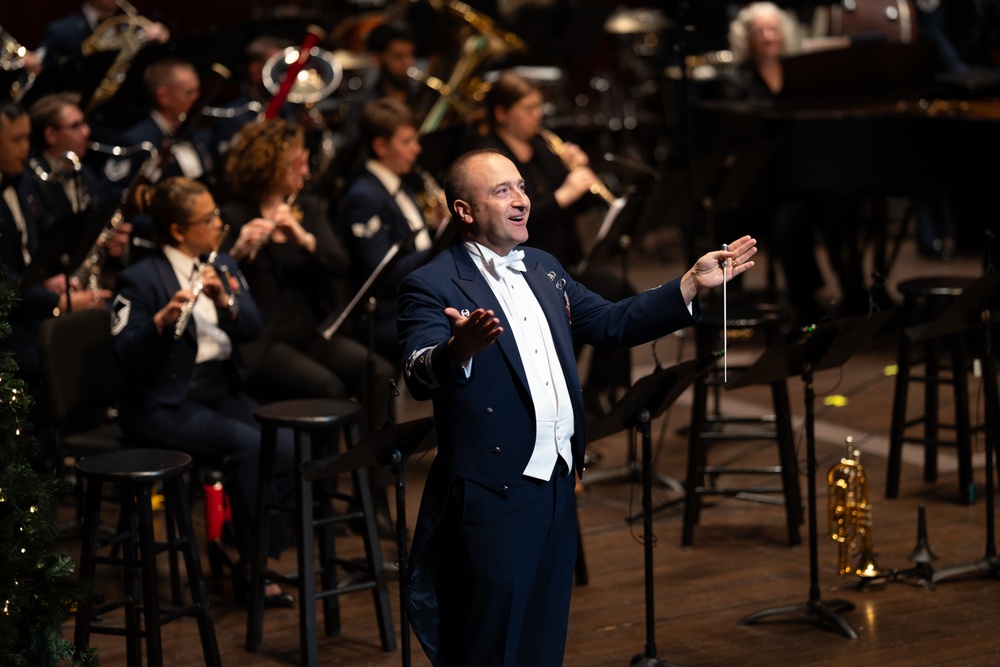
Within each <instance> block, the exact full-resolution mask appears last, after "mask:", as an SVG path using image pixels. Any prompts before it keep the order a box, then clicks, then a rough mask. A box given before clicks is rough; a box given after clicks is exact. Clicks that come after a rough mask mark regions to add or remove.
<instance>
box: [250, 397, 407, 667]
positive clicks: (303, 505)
mask: <svg viewBox="0 0 1000 667" xmlns="http://www.w3.org/2000/svg"><path fill="white" fill-rule="evenodd" d="M361 412H362V406H361V404H360V403H357V402H355V401H341V400H333V399H299V400H291V401H279V402H277V403H270V404H268V405H263V406H261V407H260V408H258V409H257V412H256V414H255V417H256V419H257V421H259V422H260V423H261V425H262V427H263V430H262V434H261V448H260V477H259V483H258V486H257V488H258V497H257V527H256V530H255V534H254V537H255V540H256V548H255V550H254V560H253V564H252V570H251V574H250V608H249V609H248V612H247V637H246V648H247V650H248V651H258V650H259V649H260V643H261V637H262V634H263V625H264V584H265V580H268V581H275V582H278V583H282V584H286V585H290V586H296V587H297V588H298V591H299V596H298V597H299V646H300V651H301V664H302V665H305V666H306V667H314V666H315V665H316V664H317V660H318V658H317V649H316V601H317V600H322V602H323V627H324V630H325V632H326V634H327V635H331V636H334V635H338V634H339V633H340V605H339V602H338V596H340V595H342V594H344V593H354V592H357V591H363V590H371V591H372V597H373V599H374V602H375V611H376V615H377V617H378V627H379V637H380V638H381V641H382V649H383V650H384V651H394V650H396V639H395V634H394V631H393V625H392V609H391V607H390V606H389V593H388V590H387V588H386V579H385V570H384V567H383V561H382V551H381V548H380V547H379V542H378V528H377V525H376V521H375V505H374V501H373V499H372V495H371V486H370V485H369V479H368V472H367V471H366V470H365V469H360V470H355V471H353V473H352V477H353V481H354V494H356V495H350V494H346V493H342V492H338V491H337V490H336V488H335V484H334V480H333V479H325V480H319V481H316V482H312V483H308V482H305V481H304V480H303V479H302V476H301V475H299V474H296V476H295V480H296V499H295V504H294V506H292V507H287V506H279V505H275V504H274V503H272V502H271V485H272V474H273V470H274V462H275V449H276V444H277V432H278V429H279V428H290V429H292V431H293V433H294V436H295V468H296V471H297V470H298V469H299V466H301V465H302V464H303V463H305V462H306V461H311V460H314V458H318V457H319V456H321V455H326V454H332V453H333V450H335V448H336V444H337V438H338V434H337V430H336V429H337V428H338V427H339V428H340V429H341V430H342V431H343V435H344V440H345V442H346V445H347V447H351V446H353V445H354V444H355V443H356V442H358V440H359V439H360V426H359V423H358V421H359V419H360V418H361ZM314 434H317V435H318V436H319V437H317V438H315V442H314V438H313V435H314ZM314 446H315V449H314ZM321 449H329V450H331V451H328V452H326V451H321ZM333 500H339V501H344V502H346V503H348V511H345V512H340V513H334V510H333V503H332V501H333ZM358 505H360V508H361V509H360V510H355V511H351V509H350V508H351V507H357V506H358ZM271 510H280V511H284V512H286V513H288V514H289V515H291V516H292V517H294V531H295V537H296V548H297V552H298V553H297V557H298V575H297V577H295V578H291V577H286V576H282V575H280V574H278V573H275V572H271V571H268V570H267V569H266V567H265V566H266V559H267V538H268V535H269V534H270V511H271ZM344 522H348V523H351V524H352V525H356V524H357V523H358V522H360V523H361V525H362V526H363V528H362V539H363V540H364V547H365V562H364V564H363V565H362V564H358V563H357V562H355V561H351V560H348V559H344V558H338V557H337V555H336V551H335V549H334V529H335V528H336V526H337V524H340V523H344ZM317 534H318V538H319V567H318V568H317V566H316V564H315V562H314V546H315V540H316V537H317ZM338 567H339V568H341V569H343V570H344V571H345V572H349V573H351V574H352V575H353V576H352V577H350V578H348V579H346V580H345V581H344V582H341V583H339V584H338V581H337V569H338ZM317 574H319V576H320V578H321V584H322V585H321V588H320V590H317V589H316V575H317Z"/></svg>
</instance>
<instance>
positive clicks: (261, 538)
mask: <svg viewBox="0 0 1000 667" xmlns="http://www.w3.org/2000/svg"><path fill="white" fill-rule="evenodd" d="M277 441H278V434H277V428H276V427H275V426H273V425H270V424H265V425H264V426H263V427H262V428H261V438H260V464H259V465H260V467H259V469H258V471H257V514H256V522H257V525H256V530H255V531H254V550H253V562H252V563H251V565H250V599H249V600H248V606H247V637H246V649H247V650H248V651H252V652H255V653H256V652H257V651H259V650H260V642H261V637H262V635H263V634H264V569H265V566H266V565H267V539H268V536H269V535H270V534H271V521H270V515H269V506H270V504H271V471H272V470H273V469H274V461H275V457H276V454H275V449H276V448H277Z"/></svg>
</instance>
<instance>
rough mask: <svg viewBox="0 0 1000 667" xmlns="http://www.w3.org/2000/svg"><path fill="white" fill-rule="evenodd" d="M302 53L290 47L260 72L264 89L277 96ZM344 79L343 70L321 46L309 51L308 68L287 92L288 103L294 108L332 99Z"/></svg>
mask: <svg viewBox="0 0 1000 667" xmlns="http://www.w3.org/2000/svg"><path fill="white" fill-rule="evenodd" d="M298 59H299V50H298V48H296V47H294V46H290V47H288V48H287V49H285V50H284V51H279V52H278V53H276V54H274V55H273V56H271V58H270V59H268V61H267V62H266V63H264V69H263V70H262V72H261V76H262V78H263V79H264V86H265V87H266V88H267V90H268V91H269V92H270V93H271V94H272V95H276V94H277V93H278V91H279V90H280V89H281V81H282V79H284V77H285V73H286V72H287V71H288V68H289V67H290V66H291V65H292V64H293V63H295V62H296V61H298ZM343 78H344V68H343V67H342V66H341V64H340V62H339V61H338V60H337V59H336V58H335V57H334V55H333V54H332V53H330V52H329V51H327V50H325V49H321V48H319V47H318V46H314V47H312V48H311V49H310V50H309V55H308V57H307V59H306V64H305V66H304V67H303V68H302V70H301V71H299V73H298V75H297V76H296V77H295V82H294V83H293V84H292V87H291V89H290V90H289V92H288V101H289V102H291V103H293V104H314V103H316V102H319V101H320V100H322V99H323V98H325V97H327V96H328V95H330V94H331V93H332V92H333V91H335V90H336V89H337V87H338V86H340V82H341V80H342V79H343Z"/></svg>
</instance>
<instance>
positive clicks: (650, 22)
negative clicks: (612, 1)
mask: <svg viewBox="0 0 1000 667" xmlns="http://www.w3.org/2000/svg"><path fill="white" fill-rule="evenodd" d="M673 25H674V22H673V21H671V20H670V19H668V18H667V17H666V15H664V13H663V12H662V11H661V10H659V9H653V8H650V7H635V8H631V9H619V10H617V11H615V12H613V13H612V14H611V15H610V16H609V17H608V18H607V20H606V21H605V22H604V31H605V32H609V33H611V34H614V35H642V34H647V33H652V32H659V31H660V30H663V29H665V28H669V27H672V26H673Z"/></svg>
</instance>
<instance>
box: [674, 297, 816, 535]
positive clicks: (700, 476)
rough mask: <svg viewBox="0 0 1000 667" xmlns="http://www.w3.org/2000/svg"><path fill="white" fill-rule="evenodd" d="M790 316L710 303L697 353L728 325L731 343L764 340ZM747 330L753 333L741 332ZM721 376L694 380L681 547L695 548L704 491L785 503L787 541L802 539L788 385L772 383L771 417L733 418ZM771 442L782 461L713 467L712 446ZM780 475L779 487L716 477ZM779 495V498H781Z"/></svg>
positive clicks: (763, 306)
mask: <svg viewBox="0 0 1000 667" xmlns="http://www.w3.org/2000/svg"><path fill="white" fill-rule="evenodd" d="M790 320H791V314H790V313H789V312H788V311H787V309H785V308H783V307H781V306H779V305H776V304H770V303H737V304H733V305H732V307H728V308H727V309H726V313H725V316H723V312H722V308H721V307H718V306H717V305H716V306H715V307H711V306H706V307H705V309H704V311H703V315H702V321H701V324H700V325H699V326H698V328H697V330H696V341H697V343H696V345H697V355H698V357H699V358H703V357H704V356H706V355H708V354H710V353H711V352H713V351H715V350H716V349H717V348H718V347H720V345H721V343H720V341H719V340H718V339H719V338H720V337H721V336H722V329H723V327H724V326H725V327H726V328H727V332H726V333H727V335H728V337H729V338H730V340H729V341H725V345H726V346H727V347H728V346H730V345H731V342H732V340H736V339H737V338H740V339H747V338H752V337H753V336H754V335H755V334H756V332H759V333H760V334H761V335H763V337H764V342H765V344H768V343H770V342H772V341H774V340H775V339H776V338H777V336H778V335H779V333H780V330H781V327H782V326H783V325H784V324H786V323H787V322H789V321H790ZM741 330H742V331H744V332H745V331H749V332H750V334H749V335H745V334H737V333H736V332H737V331H741ZM728 370H729V371H730V372H731V373H737V374H738V373H740V372H742V371H744V370H746V367H743V366H729V369H728ZM721 386H722V374H721V371H720V370H719V369H713V370H712V371H709V373H708V375H706V376H705V377H704V378H701V379H699V380H697V381H696V382H695V384H694V398H693V401H692V403H691V424H690V427H689V432H688V461H687V479H686V481H685V498H684V523H683V528H682V531H681V545H682V546H691V545H692V543H693V541H694V527H695V526H696V525H697V524H698V522H699V520H700V515H701V507H702V501H701V497H702V496H704V495H718V496H729V497H736V498H743V499H747V500H756V501H759V502H766V503H773V504H783V505H785V514H786V523H787V531H788V542H789V544H790V545H792V546H794V545H797V544H798V543H799V524H800V523H802V512H801V494H800V492H799V486H798V472H797V465H796V461H795V443H794V435H793V433H792V422H791V408H790V407H789V403H788V389H787V385H786V383H785V381H784V380H781V381H779V382H774V383H771V385H770V386H771V402H772V407H773V410H774V414H773V415H762V416H755V417H735V416H727V415H724V414H722V410H721V393H722V392H721ZM710 395H711V396H712V397H714V412H713V411H711V410H710V409H709V397H710ZM740 440H742V441H752V440H773V441H775V443H776V445H777V453H778V465H769V466H738V465H710V464H709V462H708V450H709V449H710V448H711V447H713V446H715V445H717V444H719V445H721V444H723V443H730V442H734V441H740ZM723 474H729V475H777V476H779V478H780V480H781V485H780V486H778V485H774V486H751V485H745V486H733V485H728V486H720V485H717V484H716V480H717V478H718V477H719V476H720V475H723ZM775 495H777V496H780V497H778V498H776V497H775Z"/></svg>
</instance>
